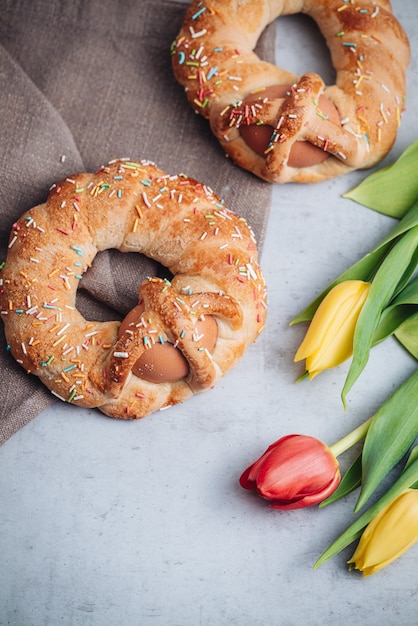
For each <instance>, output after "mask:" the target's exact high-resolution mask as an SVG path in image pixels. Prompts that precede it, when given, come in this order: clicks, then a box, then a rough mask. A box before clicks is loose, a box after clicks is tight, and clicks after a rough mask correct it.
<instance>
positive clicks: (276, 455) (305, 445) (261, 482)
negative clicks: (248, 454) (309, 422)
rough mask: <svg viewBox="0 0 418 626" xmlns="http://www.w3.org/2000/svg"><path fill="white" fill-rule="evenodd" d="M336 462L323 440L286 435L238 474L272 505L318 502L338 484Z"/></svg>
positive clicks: (283, 505)
mask: <svg viewBox="0 0 418 626" xmlns="http://www.w3.org/2000/svg"><path fill="white" fill-rule="evenodd" d="M339 481H340V472H339V464H338V461H337V460H336V458H335V456H334V455H333V453H332V451H331V450H330V449H329V448H328V446H326V445H325V444H324V443H322V442H321V441H319V440H318V439H315V438H314V437H309V436H306V435H287V436H286V437H282V438H281V439H279V440H278V441H276V442H275V443H274V444H272V445H271V446H269V447H268V448H267V450H266V451H265V453H264V454H263V455H262V456H261V457H260V458H259V459H258V460H257V461H255V462H254V463H253V464H252V465H250V466H249V467H248V468H247V469H246V470H245V471H244V472H243V473H242V475H241V477H240V480H239V482H240V485H241V486H242V487H243V488H244V489H249V490H251V491H257V493H258V495H259V496H261V497H262V498H264V499H265V500H268V501H269V502H270V503H271V506H273V508H281V509H287V508H301V507H305V506H310V505H311V504H317V503H318V502H321V501H322V500H323V499H324V498H326V497H328V495H330V493H332V491H333V490H334V489H336V487H337V486H338V483H339Z"/></svg>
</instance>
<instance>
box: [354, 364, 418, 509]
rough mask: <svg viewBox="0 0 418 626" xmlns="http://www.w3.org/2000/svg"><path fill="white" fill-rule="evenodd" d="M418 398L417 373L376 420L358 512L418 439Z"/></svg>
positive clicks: (368, 441)
mask: <svg viewBox="0 0 418 626" xmlns="http://www.w3.org/2000/svg"><path fill="white" fill-rule="evenodd" d="M417 397H418V369H417V370H416V371H415V372H414V374H412V376H410V377H409V378H408V379H407V380H406V381H405V382H404V383H403V384H402V385H400V386H399V387H398V388H397V389H396V391H395V392H394V393H393V394H392V395H391V396H390V397H389V399H388V400H386V402H384V403H383V404H382V406H381V407H380V408H379V409H378V411H377V412H376V413H375V415H374V416H373V419H372V422H371V424H370V427H369V430H368V432H367V435H366V438H365V441H364V446H363V454H362V474H363V477H362V487H361V491H360V496H359V498H358V501H357V505H356V508H355V511H358V510H359V509H361V508H362V507H363V506H364V504H365V503H366V502H367V500H368V499H369V498H370V496H371V494H372V493H373V492H374V491H375V489H376V487H377V486H378V485H379V484H380V483H381V481H382V480H383V479H384V478H385V476H386V475H387V474H388V473H389V472H390V471H391V470H392V469H393V468H394V467H395V465H396V464H397V463H398V462H399V461H400V460H401V459H402V458H403V457H404V456H405V455H406V454H407V452H408V449H409V448H410V447H411V446H412V444H413V443H414V441H415V439H416V438H417V437H418V403H417V401H416V399H417ZM383 451H384V453H383Z"/></svg>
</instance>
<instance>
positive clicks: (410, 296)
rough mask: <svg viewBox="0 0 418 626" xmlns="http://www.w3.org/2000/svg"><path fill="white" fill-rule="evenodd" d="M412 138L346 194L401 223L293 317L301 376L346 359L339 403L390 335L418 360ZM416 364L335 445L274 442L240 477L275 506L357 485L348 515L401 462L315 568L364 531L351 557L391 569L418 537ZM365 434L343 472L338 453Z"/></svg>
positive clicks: (364, 566)
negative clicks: (301, 328) (300, 326)
mask: <svg viewBox="0 0 418 626" xmlns="http://www.w3.org/2000/svg"><path fill="white" fill-rule="evenodd" d="M417 171H418V140H417V141H415V142H414V143H413V144H412V145H411V146H410V147H409V148H408V149H407V150H406V151H405V152H404V153H403V154H402V155H401V157H400V158H399V159H398V160H397V161H396V162H395V163H394V164H393V165H391V166H390V167H387V168H385V169H382V170H379V171H377V172H375V173H374V174H372V175H370V176H369V177H368V178H366V179H365V180H364V181H363V182H362V183H361V184H360V185H359V186H358V187H356V188H355V189H354V190H352V191H350V192H349V193H347V194H345V197H347V198H350V199H352V200H354V201H356V202H359V203H361V204H363V205H365V206H367V207H369V208H371V209H374V210H376V211H379V212H381V213H384V214H386V215H390V216H392V217H396V218H398V219H399V222H398V223H397V224H396V226H395V228H393V230H392V231H391V232H390V233H389V234H388V236H387V237H385V238H384V239H383V241H381V242H380V244H379V245H378V246H376V247H375V248H374V249H373V250H371V252H369V253H368V254H366V256H364V257H363V258H362V259H360V260H359V261H358V262H357V263H355V264H354V265H353V266H352V267H350V268H349V269H348V270H347V271H346V272H344V273H343V274H342V275H341V276H339V277H338V278H337V279H336V280H335V281H334V282H333V283H332V284H330V285H329V286H328V287H327V288H326V289H325V291H324V292H323V293H322V294H321V295H320V296H319V297H318V298H317V299H316V300H315V301H314V302H312V303H311V304H310V305H309V306H308V307H307V308H306V309H305V310H304V311H303V312H302V313H301V314H300V315H298V316H297V317H296V318H295V319H294V320H293V322H292V323H294V324H295V323H299V322H309V323H310V324H309V328H308V331H307V333H306V336H305V339H304V340H303V342H302V344H301V346H300V347H299V349H298V351H297V353H296V355H295V360H296V361H300V360H305V365H306V372H305V374H304V375H303V376H302V378H304V377H307V376H309V377H310V378H313V377H314V376H317V375H318V374H319V373H320V372H322V371H323V370H325V369H329V368H333V367H336V366H337V365H339V364H341V363H342V362H343V361H345V360H347V359H349V358H351V359H352V360H351V364H350V367H349V370H348V374H347V377H346V380H345V383H344V386H343V390H342V400H343V403H344V405H346V397H347V394H348V392H349V391H350V390H351V388H352V387H353V385H354V383H355V382H356V380H357V379H358V377H359V376H360V374H361V372H362V371H363V369H364V368H365V366H366V364H367V361H368V358H369V354H370V350H371V349H372V348H373V346H374V345H376V344H377V343H379V342H381V341H383V340H384V339H385V338H387V337H388V336H390V335H393V336H395V337H396V338H397V340H398V341H399V342H400V343H401V344H402V345H403V346H404V347H405V348H406V349H407V350H408V352H409V353H410V354H411V355H412V356H413V357H414V358H415V359H418V278H416V277H414V272H415V270H416V268H417V265H418V177H417V176H416V172H417ZM417 399H418V368H417V370H416V371H415V372H414V373H413V374H412V376H410V377H409V378H408V379H407V380H406V381H404V382H403V384H402V385H400V387H399V388H398V389H397V390H396V391H395V392H394V393H393V394H392V395H391V396H390V397H389V398H388V399H387V400H386V401H385V403H384V404H383V405H382V406H381V407H380V408H379V409H378V411H377V412H376V413H375V414H374V415H373V416H372V417H370V418H369V419H367V421H366V422H364V424H362V425H361V426H359V427H358V428H356V429H355V430H353V431H352V432H351V433H349V434H348V435H346V436H345V437H344V438H343V439H341V440H340V441H338V442H337V443H335V444H334V445H332V446H327V445H326V444H324V443H322V442H321V441H318V440H317V439H315V438H313V437H309V436H306V435H289V436H286V437H282V438H281V439H279V440H278V441H276V442H275V443H273V444H272V445H271V446H270V447H269V448H268V449H267V450H266V452H265V453H264V454H263V455H262V456H261V457H260V458H259V459H258V460H257V461H256V462H255V463H253V464H252V465H250V467H248V468H247V469H246V470H245V472H244V473H243V474H242V476H241V478H240V484H241V486H242V487H244V488H245V489H249V490H252V491H256V492H257V493H258V495H260V496H261V497H263V498H265V499H266V500H268V501H269V502H270V506H272V507H273V508H277V509H295V508H302V507H306V506H311V505H314V504H319V505H320V506H325V505H327V504H330V503H332V502H335V501H337V500H338V499H340V498H341V497H343V496H345V495H347V494H348V493H350V492H351V491H353V490H354V489H356V488H358V487H360V495H359V498H358V500H357V504H356V507H355V509H354V512H355V513H357V512H359V511H360V509H361V508H363V507H364V506H365V505H366V503H367V502H368V500H369V498H370V496H371V495H372V494H373V493H375V490H376V489H377V487H378V486H379V485H380V484H381V483H382V481H383V479H384V478H385V477H386V476H387V475H388V474H389V472H391V471H392V470H393V469H394V468H395V466H397V465H398V464H399V463H401V462H402V461H404V464H403V469H402V470H401V471H400V472H399V475H398V477H397V479H396V480H395V481H394V483H393V484H392V486H391V487H390V488H389V489H388V491H387V492H386V493H384V495H383V496H381V497H380V499H378V500H377V501H376V502H375V503H374V504H373V505H372V506H370V507H369V508H368V509H367V510H365V511H364V512H363V513H362V514H361V515H360V516H359V517H358V518H357V519H356V520H355V521H354V523H353V524H351V525H350V526H349V528H347V530H346V531H345V532H344V533H343V534H342V535H341V536H340V537H339V538H338V539H336V541H334V543H332V544H331V545H330V547H329V548H328V549H327V550H326V551H325V552H324V553H323V554H322V555H321V556H320V557H319V559H318V560H317V562H316V564H315V567H318V566H319V565H321V564H322V563H324V562H325V561H326V560H327V559H329V558H331V557H332V556H334V555H335V554H337V553H338V552H340V551H341V550H342V549H344V548H345V547H347V546H348V545H350V544H351V543H353V542H354V541H356V540H357V539H359V538H360V541H359V543H358V545H357V548H356V550H355V552H354V554H353V556H352V557H351V559H350V560H349V566H350V569H352V568H356V569H359V570H361V571H362V572H363V575H364V576H368V575H370V574H373V573H375V572H377V571H379V570H380V569H382V568H383V567H385V566H387V565H388V564H389V563H391V562H392V561H393V560H395V559H396V558H398V557H399V556H400V555H401V554H402V553H404V552H405V551H406V550H408V549H409V548H410V547H411V546H412V545H413V544H414V543H415V542H416V541H418V445H414V444H415V441H416V439H417V437H418V402H417ZM362 440H364V441H363V446H362V451H361V453H360V455H359V456H358V458H357V459H356V460H355V461H354V463H353V464H352V465H351V466H350V467H349V469H348V470H347V472H346V473H345V475H344V477H342V478H341V475H340V468H339V463H338V460H337V457H338V456H339V455H340V454H342V453H343V452H344V451H345V450H347V449H348V448H350V447H351V446H352V445H354V444H355V443H358V442H359V441H362Z"/></svg>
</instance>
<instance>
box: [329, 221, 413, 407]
mask: <svg viewBox="0 0 418 626" xmlns="http://www.w3.org/2000/svg"><path fill="white" fill-rule="evenodd" d="M417 246H418V226H414V227H413V228H411V229H410V230H408V231H407V232H406V233H405V234H404V235H403V237H401V238H400V239H398V240H397V242H396V244H395V245H394V246H393V247H392V248H391V250H390V251H389V252H388V254H387V255H386V257H385V258H384V260H383V261H382V263H381V265H380V267H379V269H378V271H377V273H376V275H375V277H374V279H373V281H372V284H371V288H370V292H369V295H368V297H367V300H366V302H365V303H364V306H363V308H362V310H361V313H360V315H359V318H358V321H357V325H356V330H355V332H354V341H353V359H352V362H351V365H350V368H349V370H348V374H347V377H346V380H345V383H344V387H343V391H342V394H341V396H342V400H343V403H344V405H345V402H346V396H347V393H348V392H349V391H350V389H351V387H352V386H353V384H354V383H355V381H356V380H357V379H358V377H359V376H360V374H361V372H362V371H363V369H364V368H365V366H366V364H367V361H368V359H369V354H370V349H371V348H372V346H373V338H374V334H375V331H376V329H377V327H378V324H379V322H380V319H381V315H382V311H383V310H384V309H385V308H386V307H387V306H388V304H389V303H390V301H391V299H392V298H393V296H394V294H395V293H396V291H397V287H398V284H399V282H400V280H405V275H406V274H407V272H409V276H410V275H411V273H412V271H413V269H414V268H413V267H412V264H411V260H412V259H413V258H414V256H415V252H416V249H417Z"/></svg>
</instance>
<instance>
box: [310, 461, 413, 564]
mask: <svg viewBox="0 0 418 626" xmlns="http://www.w3.org/2000/svg"><path fill="white" fill-rule="evenodd" d="M417 482H418V455H414V457H413V460H412V461H411V462H410V463H409V464H408V465H407V466H406V467H405V468H404V471H403V472H402V474H401V475H400V476H399V478H398V480H397V481H396V482H395V483H394V484H393V485H392V486H391V487H390V489H388V491H387V492H386V493H385V494H384V495H383V496H382V497H381V498H380V499H379V500H378V501H377V502H375V504H373V505H372V506H371V507H370V508H369V509H367V511H365V512H364V513H363V514H362V515H360V517H358V518H357V519H356V521H355V522H354V523H353V524H351V526H349V527H348V528H347V529H346V530H345V531H344V532H343V533H342V534H341V535H340V536H339V537H338V538H337V539H336V540H335V541H334V542H333V543H332V544H331V545H330V546H329V547H328V548H327V549H326V550H325V552H323V553H322V554H321V556H320V557H319V558H318V560H317V561H316V563H315V565H314V569H317V568H318V567H320V565H322V564H323V563H325V562H326V561H328V560H329V559H331V558H332V557H334V556H335V555H336V554H338V553H339V552H341V550H344V548H346V547H347V546H349V545H350V544H351V543H353V541H355V540H356V539H358V538H359V537H360V535H361V534H362V532H363V529H364V528H365V527H366V526H367V524H368V523H369V522H370V521H371V520H372V519H373V518H374V517H375V516H376V515H377V514H378V513H379V511H381V510H382V509H383V508H384V507H385V506H387V505H388V504H390V502H392V500H394V499H395V498H396V497H397V496H399V495H400V494H401V493H402V492H403V491H405V489H408V488H411V487H412V486H413V485H416V484H417Z"/></svg>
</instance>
